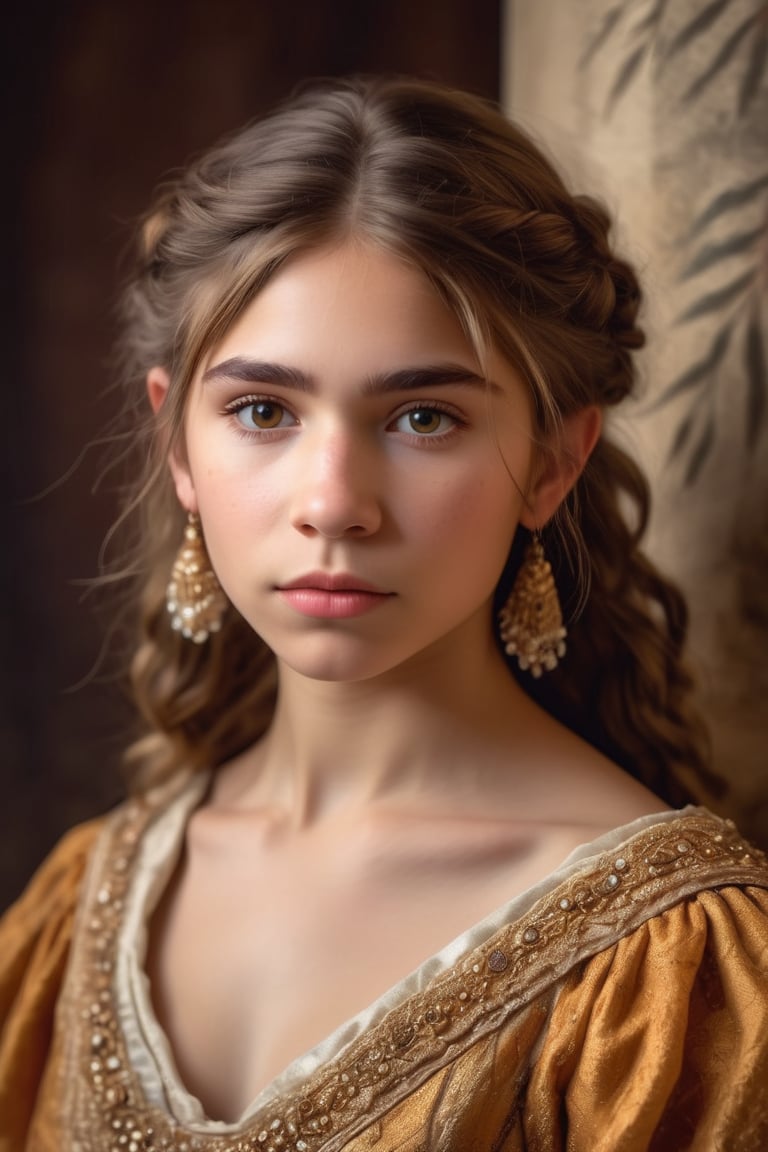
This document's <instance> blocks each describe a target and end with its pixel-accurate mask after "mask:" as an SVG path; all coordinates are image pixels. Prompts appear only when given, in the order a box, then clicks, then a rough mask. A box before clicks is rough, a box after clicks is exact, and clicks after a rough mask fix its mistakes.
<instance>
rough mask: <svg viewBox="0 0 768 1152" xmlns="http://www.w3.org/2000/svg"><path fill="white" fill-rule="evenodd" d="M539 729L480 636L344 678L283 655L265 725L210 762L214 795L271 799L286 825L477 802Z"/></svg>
mask: <svg viewBox="0 0 768 1152" xmlns="http://www.w3.org/2000/svg"><path fill="white" fill-rule="evenodd" d="M548 728H554V729H557V728H558V726H557V725H555V723H554V721H552V720H551V719H550V718H549V717H548V716H546V715H545V714H544V713H542V712H541V711H540V709H538V708H537V707H536V705H534V704H533V702H532V701H531V700H530V699H529V698H528V697H527V696H526V694H525V693H524V692H523V691H522V689H521V688H520V687H519V685H518V684H517V683H516V682H515V680H514V678H513V677H512V676H511V675H510V673H509V670H508V669H507V668H506V666H505V664H504V662H503V660H502V658H501V656H500V655H499V653H498V651H497V649H496V647H495V645H494V643H493V640H492V638H490V637H488V638H487V640H485V639H483V640H481V641H480V642H478V643H476V644H475V645H474V647H473V650H471V651H468V650H465V651H464V652H463V656H462V659H461V660H460V661H459V660H457V659H456V658H455V655H454V656H453V658H449V653H447V652H445V651H444V650H442V648H440V647H439V646H436V647H435V648H434V649H431V650H429V651H427V652H422V653H420V654H419V655H418V656H417V657H415V658H414V659H413V660H411V661H409V662H407V663H406V664H404V665H400V666H398V667H397V668H396V669H394V670H393V671H390V672H388V673H386V674H384V675H382V676H377V677H374V678H372V679H369V680H362V681H357V682H354V683H349V682H345V683H339V682H327V681H318V680H311V679H308V678H306V677H304V676H301V675H298V674H297V673H296V672H294V671H293V670H292V669H290V668H287V667H285V666H282V667H280V669H279V692H278V702H277V706H276V710H275V716H274V719H273V723H272V725H271V727H270V730H269V732H268V733H267V735H266V736H265V737H264V738H263V740H261V741H260V742H259V744H257V745H256V746H255V747H254V748H252V749H250V750H249V751H248V752H246V753H245V754H244V755H243V756H241V757H239V758H238V760H236V761H234V762H233V763H232V764H231V765H229V766H227V767H226V768H225V769H223V770H222V771H221V773H220V777H219V779H218V780H217V784H216V789H215V793H214V802H219V803H221V804H223V805H226V806H229V805H232V806H236V807H243V808H245V807H251V806H258V807H261V806H267V807H270V808H272V807H275V808H277V809H280V810H282V812H283V813H284V814H285V816H286V817H287V818H288V819H289V820H290V821H291V823H295V824H296V825H302V824H309V823H312V822H314V821H317V820H320V819H322V818H323V817H324V816H325V815H327V814H328V813H330V812H331V811H332V810H338V809H340V808H345V809H355V808H370V807H373V806H390V807H398V808H400V807H404V808H411V809H414V810H415V809H419V808H422V807H424V806H426V805H428V806H429V808H430V809H431V810H434V809H435V808H436V806H442V807H445V808H446V809H453V808H456V807H458V806H461V807H466V805H468V804H469V805H470V806H471V805H473V804H476V803H478V800H479V798H480V797H482V801H483V807H484V808H487V807H488V805H489V803H490V804H492V803H493V796H494V794H495V793H496V792H497V790H498V786H499V777H500V776H503V777H505V778H507V780H508V777H509V774H510V772H514V770H515V762H516V761H517V762H519V764H520V767H521V772H522V771H523V766H524V765H527V764H529V763H530V759H531V757H532V756H536V755H537V754H538V752H537V749H538V748H540V746H541V740H542V732H543V731H545V730H547V729H548ZM502 765H503V769H502ZM494 780H495V781H496V786H495V787H494V783H493V782H494ZM506 786H507V784H506V783H505V787H506Z"/></svg>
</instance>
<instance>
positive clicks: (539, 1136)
mask: <svg viewBox="0 0 768 1152" xmlns="http://www.w3.org/2000/svg"><path fill="white" fill-rule="evenodd" d="M524 1127H525V1130H526V1145H525V1146H526V1148H527V1149H530V1150H536V1152H544V1150H546V1152H560V1150H562V1152H617V1150H621V1152H646V1150H647V1152H683V1150H684V1149H692V1150H696V1152H718V1150H722V1152H726V1150H727V1152H764V1150H765V1149H767V1148H768V892H767V891H766V890H764V889H762V888H757V887H747V888H744V889H740V888H737V887H728V888H722V889H720V890H713V891H705V892H701V893H699V894H698V895H697V896H695V897H692V898H689V899H687V900H684V901H682V902H681V903H680V904H677V905H675V906H674V907H672V908H670V909H669V910H668V911H666V912H664V913H662V914H660V915H657V916H655V917H654V918H653V919H651V920H649V921H648V922H647V923H646V924H644V925H642V926H641V927H640V928H639V929H637V930H635V931H634V932H632V933H631V934H630V935H628V936H627V937H626V938H624V939H623V940H621V941H619V942H618V943H617V944H615V945H614V946H613V947H611V948H609V949H607V950H606V951H604V952H601V953H600V954H598V955H597V956H595V957H593V958H592V959H590V960H588V961H586V962H585V963H584V964H581V965H580V966H579V967H578V968H577V969H575V970H574V971H573V972H572V973H571V975H570V978H569V979H568V980H567V982H566V984H565V987H564V989H563V990H562V992H561V994H560V996H559V998H558V1000H557V1003H556V1005H555V1008H554V1009H553V1013H552V1017H551V1020H550V1024H549V1028H548V1029H547V1036H546V1040H545V1042H544V1044H543V1046H542V1048H541V1050H540V1053H539V1056H538V1058H537V1060H536V1062H535V1065H534V1068H533V1071H532V1076H531V1080H530V1083H529V1086H528V1092H527V1100H526V1107H525V1118H524Z"/></svg>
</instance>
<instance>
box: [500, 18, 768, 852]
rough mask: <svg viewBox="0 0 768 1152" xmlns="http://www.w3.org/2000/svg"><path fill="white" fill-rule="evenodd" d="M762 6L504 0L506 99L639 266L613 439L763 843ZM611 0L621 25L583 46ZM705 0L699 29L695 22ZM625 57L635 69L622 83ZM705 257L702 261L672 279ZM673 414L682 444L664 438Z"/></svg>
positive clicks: (767, 385) (767, 197) (723, 751)
mask: <svg viewBox="0 0 768 1152" xmlns="http://www.w3.org/2000/svg"><path fill="white" fill-rule="evenodd" d="M762 8H764V5H763V4H761V3H758V0H728V3H724V4H723V5H722V6H721V7H720V8H718V9H717V10H715V9H711V8H710V6H709V5H705V4H704V3H702V2H701V0H698V2H697V0H669V2H668V3H667V4H666V5H659V4H657V3H655V2H653V0H637V2H636V3H632V4H623V5H618V4H616V5H615V4H609V3H606V2H605V0H506V6H505V19H504V67H503V98H504V102H505V105H506V107H507V110H508V111H509V112H510V114H511V115H512V116H513V117H514V118H515V119H517V120H518V121H520V122H521V123H522V124H523V125H524V126H525V127H527V128H529V129H530V130H531V131H532V132H533V133H534V134H535V135H536V136H537V137H538V138H539V139H540V140H541V141H543V142H544V144H545V145H546V146H547V148H548V150H549V151H550V153H551V154H552V155H553V156H554V158H555V159H556V161H557V162H558V163H559V164H560V166H561V167H562V168H564V169H565V170H566V172H567V173H568V174H569V176H570V177H571V183H572V184H575V185H576V186H577V187H578V188H579V190H582V191H596V192H597V193H598V194H600V195H601V197H602V198H603V199H604V200H605V201H606V202H607V203H608V204H609V206H610V207H611V209H612V210H613V212H614V214H615V215H616V217H617V220H618V236H619V240H620V246H621V248H622V250H623V251H624V252H625V253H626V254H627V255H628V256H629V257H630V258H631V259H632V260H633V261H634V262H635V263H636V265H637V266H638V267H639V270H640V272H641V274H642V277H643V281H644V284H645V288H646V293H647V302H646V306H645V313H644V320H645V326H646V328H647V330H648V333H649V337H650V341H649V347H648V349H647V350H646V351H645V352H644V353H643V354H642V361H641V364H642V375H643V380H644V396H643V398H642V400H641V402H640V403H639V404H638V405H635V407H634V408H633V409H631V410H627V412H626V413H625V414H624V415H623V417H622V418H621V420H620V421H619V431H620V434H621V435H622V436H623V437H624V439H625V440H626V441H627V442H628V443H629V444H630V445H632V446H634V447H635V449H636V451H637V453H638V454H639V456H640V458H641V460H642V462H643V464H644V466H645V468H646V470H647V471H648V473H649V475H650V478H651V481H652V486H653V489H654V497H655V502H656V505H655V512H654V518H653V522H652V526H651V532H650V535H649V540H648V547H649V550H650V551H651V552H652V554H653V555H654V556H655V557H656V559H657V560H659V561H660V562H661V563H663V564H664V566H665V567H666V568H667V569H668V570H669V571H671V572H672V574H673V575H674V576H675V577H676V578H677V579H678V580H679V581H680V582H681V583H682V584H683V586H684V588H685V590H686V592H687V593H688V596H689V600H690V604H691V609H692V620H693V627H692V655H693V657H694V660H695V662H696V665H697V668H698V672H699V675H700V678H701V684H702V695H703V702H704V705H705V707H706V710H707V713H708V715H709V717H710V720H711V722H712V726H713V734H714V747H715V756H716V763H717V766H718V768H719V770H720V771H721V772H722V773H723V774H724V775H726V776H727V777H728V779H729V780H730V781H732V784H733V790H734V792H733V796H732V797H731V799H730V800H729V801H727V802H726V805H725V806H726V807H727V808H729V810H730V811H732V812H733V813H734V814H735V815H737V817H738V818H739V819H740V820H741V822H742V824H743V825H744V826H745V829H747V830H749V831H751V832H752V834H753V835H754V836H756V837H758V838H760V839H762V840H768V756H766V751H765V749H766V743H767V737H768V721H767V720H766V711H768V709H767V707H766V700H767V698H768V693H767V692H766V689H768V500H767V499H766V497H767V496H768V432H767V430H766V426H765V424H766V421H765V418H764V416H763V414H762V413H763V407H764V406H765V408H766V409H768V402H766V391H767V390H768V380H766V370H765V363H766V361H768V351H766V345H767V344H768V335H767V331H768V330H767V327H766V316H767V314H768V306H767V303H766V279H767V277H766V260H767V257H766V213H767V210H768V129H767V128H766V125H768V74H767V73H766V68H765V64H764V62H763V63H762V64H761V56H760V38H759V37H760V24H759V21H758V20H757V16H758V14H759V10H761V9H762ZM614 10H615V11H616V12H617V13H619V16H618V19H617V21H616V23H615V24H614V25H613V27H612V28H611V30H610V32H609V33H608V34H607V35H606V36H605V38H604V39H603V40H602V42H601V43H600V44H599V45H598V46H596V47H595V42H596V37H597V36H598V33H599V31H600V29H601V28H602V27H604V21H605V19H606V16H607V15H608V14H609V13H610V12H612V11H614ZM660 10H661V16H660V18H657V19H655V20H654V19H653V16H654V13H656V14H657V15H658V13H659V11H660ZM705 10H709V11H710V12H711V21H710V23H709V24H708V26H706V27H703V26H701V24H702V19H703V13H704V12H705ZM695 20H698V21H699V25H700V26H699V27H698V28H697V27H696V26H695V25H694V24H693V21H695ZM644 22H645V23H644ZM590 45H592V46H593V51H592V54H591V56H589V47H590ZM729 45H732V51H731V52H730V54H729V55H728V56H727V58H726V59H722V54H723V53H724V52H727V50H728V47H729ZM587 56H589V58H588V59H586V60H585V57H587ZM633 58H634V59H635V60H636V61H637V67H636V69H634V71H633V72H632V75H631V76H629V77H628V81H627V84H626V87H625V88H624V90H623V92H622V93H619V94H617V93H616V85H617V83H618V82H619V80H620V77H621V76H622V70H623V69H624V70H628V69H629V67H630V62H631V61H632V60H633ZM719 59H722V63H720V64H718V60H719ZM707 72H711V77H710V79H709V80H707V79H706V73H707ZM624 75H625V76H627V75H628V71H625V72H624ZM702 78H704V79H702ZM691 89H693V91H691ZM763 179H765V184H762V181H763ZM750 189H751V191H750ZM729 190H730V191H731V193H734V192H738V191H739V190H741V193H742V195H741V204H740V205H738V206H734V207H732V208H731V209H729V210H724V211H721V212H719V213H717V214H715V215H714V216H713V218H712V219H711V220H710V222H709V223H708V224H705V225H703V226H701V227H700V228H698V229H697V230H696V231H695V234H693V235H692V234H691V230H692V226H693V225H694V222H695V221H696V219H697V217H699V216H700V215H701V213H702V212H703V211H704V210H705V209H706V208H707V206H708V205H710V204H712V202H713V201H715V200H716V198H718V197H719V196H721V195H722V194H724V193H727V192H728V191H729ZM739 237H744V239H743V240H741V241H740V240H739ZM713 246H714V249H715V250H714V251H713ZM723 246H725V248H724V247H723ZM706 251H709V252H710V257H709V261H708V263H707V261H706V260H705V264H706V266H705V267H702V270H701V271H700V272H698V273H693V274H690V275H687V276H686V275H685V273H686V269H687V268H688V266H689V265H690V264H691V263H692V261H693V260H694V259H695V258H697V257H698V258H699V259H700V260H702V259H703V258H704V257H703V256H702V254H703V253H705V252H706ZM761 261H762V264H761ZM761 269H762V271H761ZM739 280H743V283H742V285H741V287H737V288H734V290H733V292H732V294H731V295H730V298H728V299H726V300H724V301H722V302H721V303H720V304H719V305H718V306H717V307H714V306H713V307H711V308H709V309H708V310H707V311H705V312H702V314H701V315H700V316H699V317H698V318H696V319H692V320H689V321H684V322H680V317H681V316H682V315H683V314H684V313H685V312H686V310H688V309H690V308H691V307H692V306H693V305H695V304H696V303H697V302H700V301H701V300H702V299H703V298H704V297H706V296H708V295H709V294H711V293H715V292H720V290H722V289H726V288H727V287H728V286H729V285H732V284H735V283H736V282H737V281H739ZM725 327H728V328H729V330H730V339H729V343H728V347H727V351H726V352H725V353H724V355H723V357H722V359H721V361H720V363H719V365H718V367H717V369H716V370H712V371H707V372H705V373H702V375H701V377H700V378H699V380H698V382H697V383H696V385H695V386H692V387H691V388H689V389H687V390H685V391H684V392H683V393H682V394H680V395H678V396H677V397H675V398H674V399H673V400H672V401H671V402H670V403H667V404H664V405H663V406H661V407H660V408H657V409H655V410H654V409H653V408H652V405H653V404H654V402H658V400H659V399H660V398H661V397H662V396H663V394H664V393H665V391H666V389H668V388H669V387H670V386H671V385H672V384H673V383H674V382H675V381H676V380H677V379H679V378H680V377H681V375H682V374H683V373H685V372H686V371H687V370H689V369H690V368H691V367H692V366H694V365H695V364H697V363H699V362H701V361H702V359H704V358H706V356H707V354H708V352H709V350H710V349H711V348H712V346H713V343H714V342H715V341H716V339H717V337H718V334H719V333H720V332H721V331H722V330H723V329H724V328H725ZM686 420H688V421H689V424H688V427H689V433H688V436H687V439H686V440H685V442H684V443H683V445H682V447H681V448H678V449H675V447H674V445H675V440H676V438H677V437H679V436H680V435H681V431H680V430H681V426H682V425H683V423H684V422H685V421H686ZM697 463H698V466H697Z"/></svg>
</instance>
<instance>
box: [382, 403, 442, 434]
mask: <svg viewBox="0 0 768 1152" xmlns="http://www.w3.org/2000/svg"><path fill="white" fill-rule="evenodd" d="M455 424H456V420H455V418H454V417H453V416H451V415H450V414H449V413H448V412H443V411H441V409H439V408H411V410H410V412H403V414H402V416H398V418H397V420H396V421H395V427H396V428H397V430H398V431H399V432H409V433H414V432H415V433H416V434H417V435H419V436H429V435H434V434H435V433H441V432H442V433H444V432H449V431H450V430H451V428H452V427H453V426H454V425H455Z"/></svg>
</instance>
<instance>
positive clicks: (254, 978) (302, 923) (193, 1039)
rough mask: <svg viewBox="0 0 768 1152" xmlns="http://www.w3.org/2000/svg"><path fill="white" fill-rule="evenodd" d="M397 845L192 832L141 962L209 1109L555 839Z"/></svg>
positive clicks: (402, 963)
mask: <svg viewBox="0 0 768 1152" xmlns="http://www.w3.org/2000/svg"><path fill="white" fill-rule="evenodd" d="M396 840H397V837H395V838H394V841H395V842H394V843H390V845H389V851H386V850H385V846H384V844H383V843H381V842H379V841H378V840H376V841H375V842H374V843H373V844H371V843H369V844H368V845H367V848H366V849H365V850H363V849H361V848H360V846H359V845H358V846H357V847H355V848H353V849H349V848H339V847H338V846H336V847H334V846H333V845H331V844H325V845H321V844H315V845H309V846H308V850H307V851H304V850H302V849H296V850H294V851H290V852H285V851H277V852H276V851H272V850H268V849H266V848H265V847H264V845H261V846H259V845H258V843H257V844H256V845H253V844H251V845H249V846H247V848H246V847H244V846H243V845H242V844H241V845H240V846H238V843H237V840H236V839H235V841H234V842H233V843H232V844H230V851H228V852H223V851H220V850H218V849H217V850H216V851H210V850H209V849H210V847H211V846H210V845H205V844H203V845H202V846H201V845H199V844H198V845H195V838H194V836H193V837H192V838H191V845H190V848H189V850H188V852H187V855H186V859H185V863H184V866H183V868H181V869H180V870H179V872H178V873H177V875H176V877H175V878H174V881H173V882H172V883H171V884H170V885H169V887H168V888H167V890H166V892H165V895H164V899H163V900H162V902H161V904H160V906H159V908H158V910H157V913H156V915H155V917H154V919H153V922H152V927H151V933H150V953H149V958H148V968H149V972H150V977H151V984H152V998H153V1003H154V1007H155V1011H156V1013H157V1015H158V1018H159V1020H160V1023H161V1025H162V1027H163V1029H164V1030H165V1032H166V1034H167V1035H168V1037H169V1041H170V1044H171V1048H172V1050H173V1053H174V1057H175V1061H176V1064H177V1066H178V1069H179V1074H180V1076H181V1079H182V1081H183V1083H184V1085H185V1087H186V1089H187V1090H189V1091H190V1092H191V1093H192V1094H193V1095H195V1096H197V1097H198V1099H200V1100H201V1102H202V1104H203V1106H204V1108H205V1111H206V1113H207V1114H208V1115H209V1116H211V1117H214V1118H218V1119H234V1118H236V1117H237V1116H239V1115H240V1114H242V1112H243V1110H244V1108H246V1107H247V1105H248V1104H249V1103H250V1102H251V1101H252V1100H253V1099H254V1097H255V1096H256V1094H257V1093H258V1092H259V1091H260V1090H261V1089H262V1088H264V1087H265V1086H266V1085H268V1084H270V1083H271V1082H272V1081H273V1080H274V1079H275V1077H276V1076H277V1075H278V1074H279V1073H280V1072H282V1071H283V1070H284V1069H285V1068H286V1067H287V1066H288V1065H289V1064H290V1063H291V1062H292V1061H293V1060H295V1059H296V1058H297V1057H299V1056H300V1055H301V1054H302V1053H304V1052H306V1051H308V1050H309V1049H311V1048H313V1047H314V1046H315V1045H317V1044H318V1043H320V1042H321V1041H323V1040H324V1039H326V1038H327V1037H328V1036H329V1035H330V1034H331V1033H333V1032H334V1031H335V1030H336V1029H338V1028H339V1027H340V1026H341V1025H342V1024H344V1023H345V1022H347V1021H348V1020H350V1019H351V1018H352V1017H354V1016H356V1015H357V1014H358V1013H360V1012H361V1011H362V1010H363V1009H365V1008H367V1007H368V1006H369V1005H370V1004H371V1003H373V1002H374V1001H376V1000H377V999H378V998H379V997H381V996H382V995H383V994H384V993H386V992H387V990H389V989H391V988H393V987H394V986H396V985H398V983H399V982H402V980H403V978H404V977H405V976H407V974H408V973H410V972H412V971H413V970H414V969H416V968H417V967H418V966H419V965H421V964H422V963H423V962H424V961H425V960H426V959H427V958H429V957H431V956H433V955H434V954H435V953H436V952H437V951H439V950H440V949H441V948H443V947H444V946H445V945H446V944H447V943H448V942H449V941H451V940H453V939H454V938H455V937H457V936H459V935H460V934H461V933H464V932H465V931H466V929H467V928H468V927H469V926H470V925H473V924H475V923H476V922H477V921H478V920H480V919H481V918H482V916H483V915H485V914H487V913H489V912H491V911H492V910H494V909H495V908H497V907H498V906H500V905H501V904H503V903H505V902H506V901H507V900H508V899H509V898H510V897H511V896H512V895H514V894H515V891H516V890H520V889H522V888H525V887H526V886H527V885H528V883H530V882H532V881H533V880H535V879H538V878H539V877H540V874H541V872H542V870H543V869H545V868H546V867H547V866H550V867H551V866H554V864H556V863H557V862H559V860H560V859H561V858H562V855H563V854H564V850H567V846H565V845H563V844H562V843H560V842H559V841H558V840H557V839H556V838H554V839H551V841H550V842H547V843H546V845H545V846H544V847H542V846H541V845H539V847H538V850H534V848H533V847H532V846H531V845H528V846H527V847H525V848H524V846H523V844H522V842H521V840H520V839H519V838H518V840H517V841H514V840H509V839H508V840H507V841H506V842H504V843H502V841H501V840H499V842H498V843H494V841H493V838H492V837H490V838H488V837H486V840H485V843H484V844H483V845H482V846H481V845H480V844H479V843H478V842H476V841H473V840H472V839H471V838H468V839H467V841H466V843H465V844H464V845H463V852H460V853H459V854H458V857H457V853H456V850H455V849H456V844H455V841H454V842H453V843H451V844H450V845H448V844H447V843H446V844H442V843H441V841H440V838H439V837H438V838H437V839H433V841H432V842H431V843H430V844H429V845H428V851H421V850H420V851H413V850H411V851H406V850H405V849H404V848H402V846H398V844H397V842H396ZM398 847H400V849H401V850H399V851H398ZM196 848H197V849H198V850H197V851H196V850H195V849H196ZM219 848H220V846H219Z"/></svg>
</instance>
